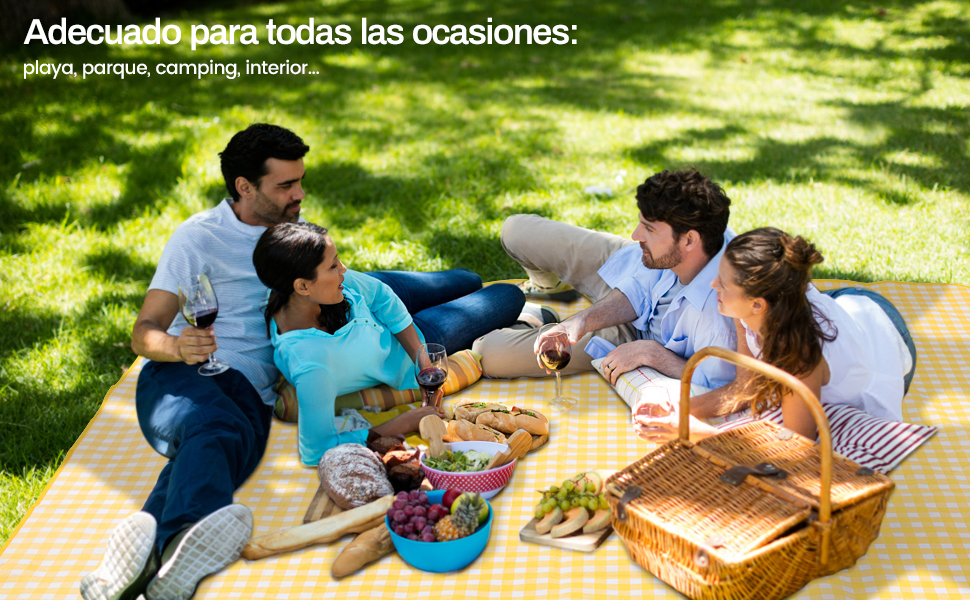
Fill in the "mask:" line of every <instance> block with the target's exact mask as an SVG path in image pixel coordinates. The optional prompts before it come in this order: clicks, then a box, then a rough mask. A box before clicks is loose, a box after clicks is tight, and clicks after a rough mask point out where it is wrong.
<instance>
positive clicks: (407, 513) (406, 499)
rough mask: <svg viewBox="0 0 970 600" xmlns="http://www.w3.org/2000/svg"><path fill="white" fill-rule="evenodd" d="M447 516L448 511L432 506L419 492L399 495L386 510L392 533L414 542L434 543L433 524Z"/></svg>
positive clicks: (441, 507) (440, 506) (436, 505)
mask: <svg viewBox="0 0 970 600" xmlns="http://www.w3.org/2000/svg"><path fill="white" fill-rule="evenodd" d="M447 514H448V509H446V508H445V507H444V506H442V505H440V504H434V505H432V504H431V502H430V501H429V500H428V495H427V494H426V493H424V492H422V491H419V490H411V491H410V492H401V493H399V494H398V495H397V498H395V499H394V504H392V505H391V508H389V509H388V510H387V518H388V520H390V522H391V529H392V530H393V531H394V533H396V534H398V535H399V536H401V537H406V538H407V539H409V540H413V541H415V542H417V541H421V542H433V541H435V537H434V524H435V523H437V522H438V521H439V520H440V519H442V518H444V517H445V515H447Z"/></svg>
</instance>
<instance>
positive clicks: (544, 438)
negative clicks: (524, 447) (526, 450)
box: [532, 435, 549, 450]
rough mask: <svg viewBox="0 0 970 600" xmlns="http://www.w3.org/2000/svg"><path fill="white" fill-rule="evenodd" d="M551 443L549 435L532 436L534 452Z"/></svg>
mask: <svg viewBox="0 0 970 600" xmlns="http://www.w3.org/2000/svg"><path fill="white" fill-rule="evenodd" d="M548 441H549V436H548V435H533V436H532V450H535V449H536V448H538V447H540V446H542V445H543V444H545V443H546V442H548Z"/></svg>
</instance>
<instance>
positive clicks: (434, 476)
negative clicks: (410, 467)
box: [421, 442, 516, 500]
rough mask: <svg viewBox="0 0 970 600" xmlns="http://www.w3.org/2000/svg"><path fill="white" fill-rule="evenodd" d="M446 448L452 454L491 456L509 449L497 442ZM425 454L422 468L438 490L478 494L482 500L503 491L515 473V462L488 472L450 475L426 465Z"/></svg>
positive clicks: (450, 445) (422, 455) (464, 444)
mask: <svg viewBox="0 0 970 600" xmlns="http://www.w3.org/2000/svg"><path fill="white" fill-rule="evenodd" d="M445 446H446V447H447V448H448V449H449V450H451V451H452V452H454V451H456V450H462V451H466V452H467V451H468V450H475V451H476V452H485V453H486V454H491V455H492V456H495V455H496V454H498V453H499V452H503V451H505V450H507V449H508V445H507V444H499V443H496V442H452V443H450V444H445ZM424 457H425V453H424V452H422V453H421V468H422V469H423V470H424V474H425V475H426V476H427V477H428V481H430V482H431V485H433V486H434V489H436V490H460V491H462V492H478V493H479V494H481V496H482V498H485V499H486V500H488V499H489V498H491V497H493V496H494V495H495V494H497V493H499V492H500V491H502V488H504V487H505V484H507V483H508V482H509V479H511V478H512V472H513V471H515V462H516V461H514V460H513V461H512V462H510V463H506V464H504V465H502V466H501V467H496V468H494V469H488V470H487V471H473V472H470V473H450V472H448V471H439V470H437V469H432V468H431V467H429V466H428V465H426V464H424Z"/></svg>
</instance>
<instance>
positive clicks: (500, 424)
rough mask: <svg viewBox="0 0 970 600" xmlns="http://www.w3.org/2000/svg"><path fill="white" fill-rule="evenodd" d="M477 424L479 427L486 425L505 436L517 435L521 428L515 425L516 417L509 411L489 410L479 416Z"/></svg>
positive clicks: (476, 420)
mask: <svg viewBox="0 0 970 600" xmlns="http://www.w3.org/2000/svg"><path fill="white" fill-rule="evenodd" d="M475 423H477V424H478V425H484V426H486V427H491V428H492V429H495V430H496V431H501V432H502V433H504V434H512V433H515V432H516V431H517V430H518V429H519V427H518V426H516V424H515V417H514V416H512V414H511V413H510V412H509V411H508V409H504V408H503V409H502V410H489V411H486V412H483V413H482V414H480V415H478V418H477V419H475Z"/></svg>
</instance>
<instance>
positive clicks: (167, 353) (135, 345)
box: [131, 321, 183, 362]
mask: <svg viewBox="0 0 970 600" xmlns="http://www.w3.org/2000/svg"><path fill="white" fill-rule="evenodd" d="M131 349H132V350H134V351H135V353H136V354H138V355H139V356H144V357H145V358H148V359H150V360H154V361H157V362H183V358H182V356H181V354H179V345H178V338H177V337H174V336H171V335H169V334H168V332H166V331H165V330H164V329H162V328H161V327H160V326H159V325H157V324H155V323H151V322H147V321H136V322H135V326H134V327H133V328H132V331H131Z"/></svg>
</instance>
